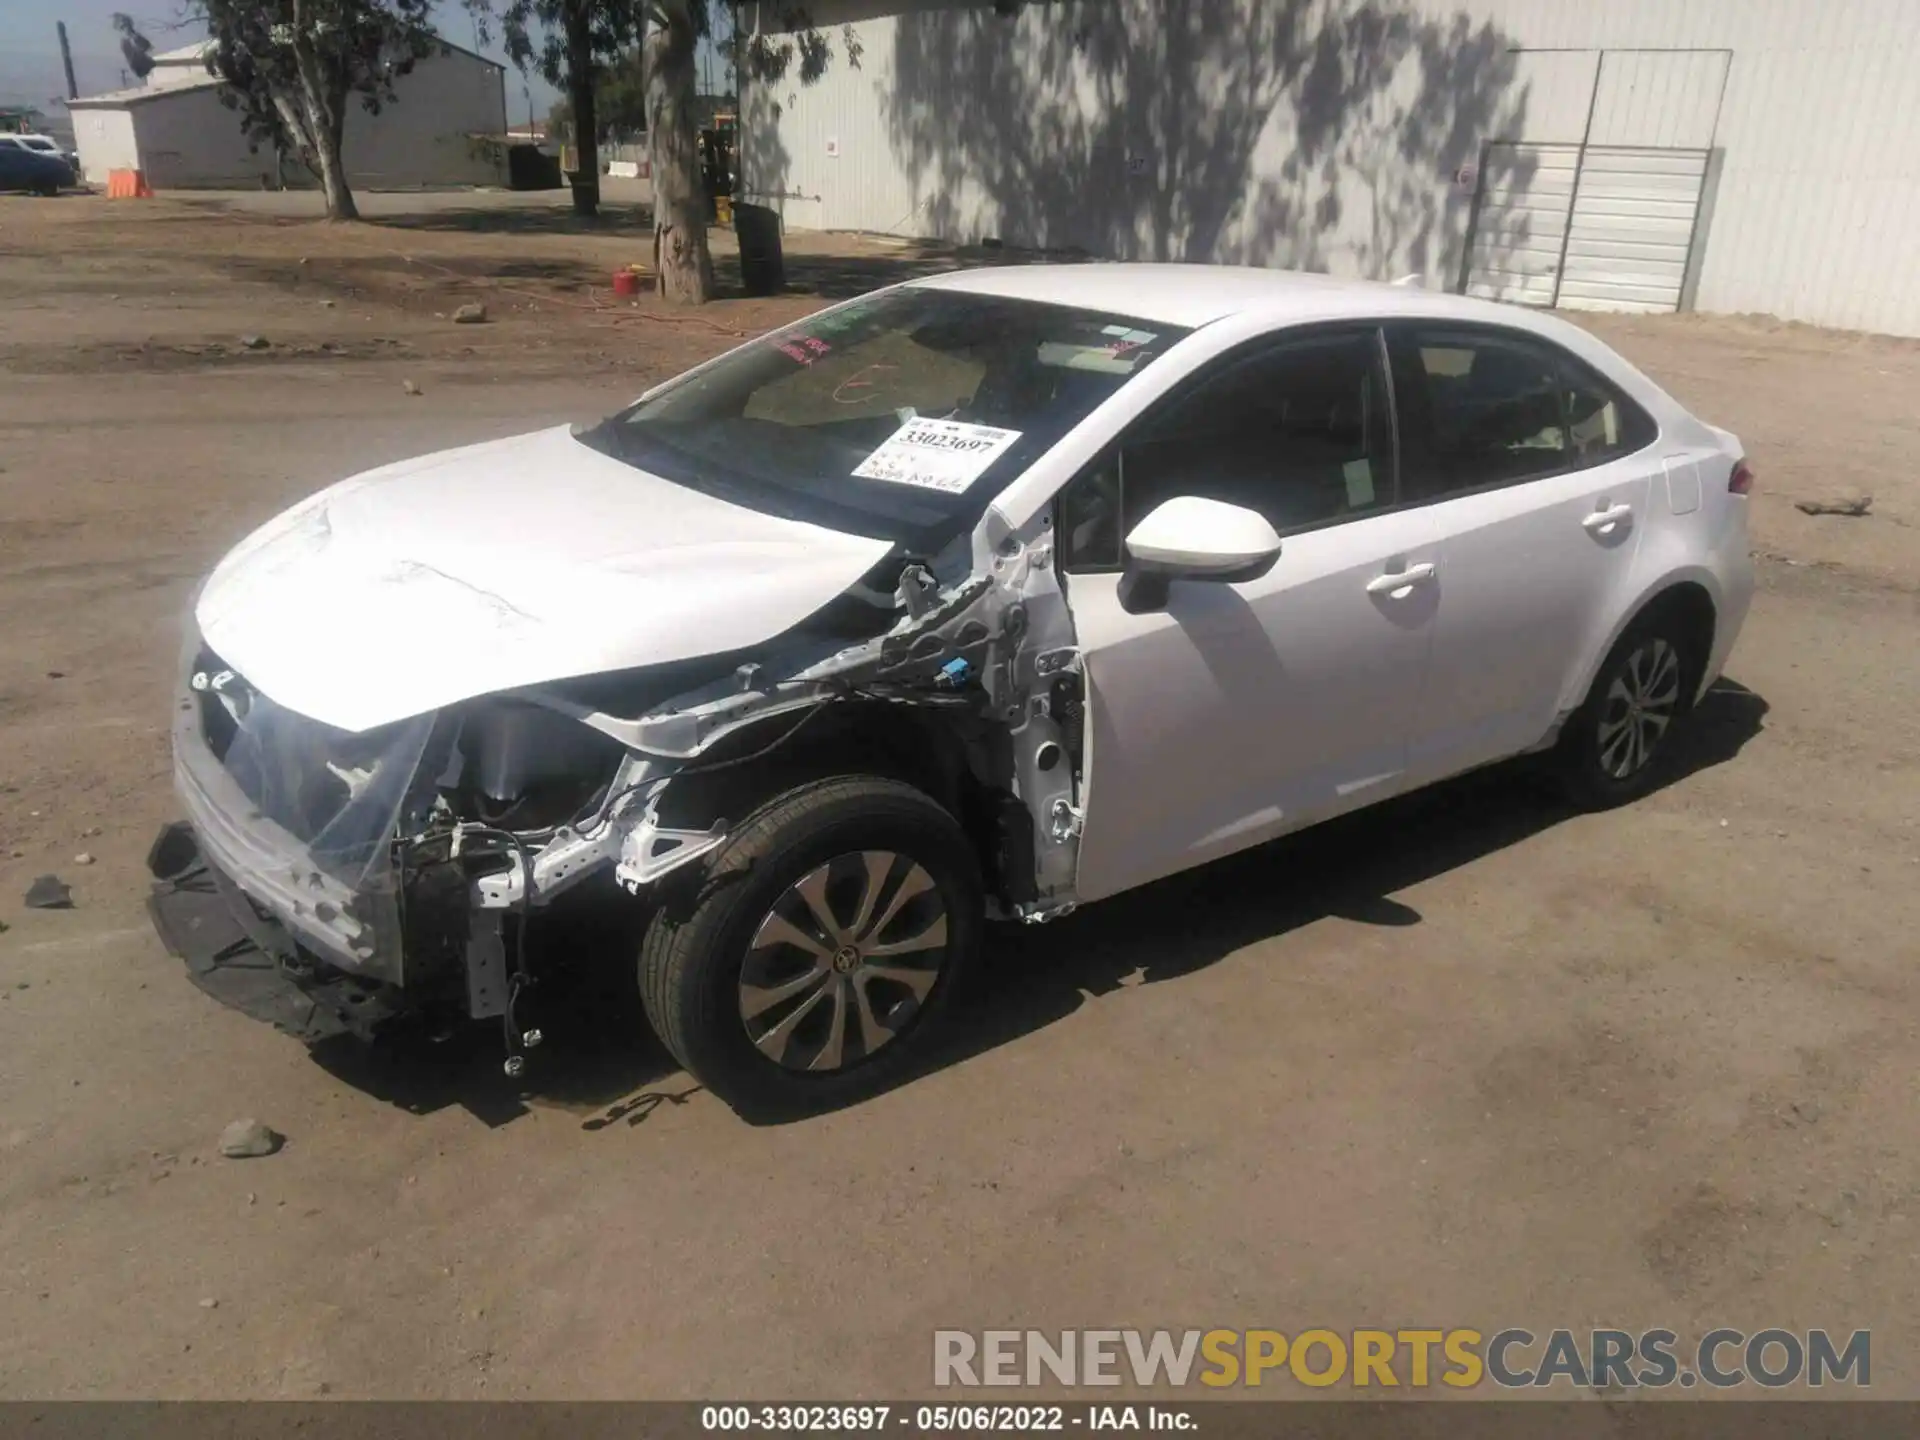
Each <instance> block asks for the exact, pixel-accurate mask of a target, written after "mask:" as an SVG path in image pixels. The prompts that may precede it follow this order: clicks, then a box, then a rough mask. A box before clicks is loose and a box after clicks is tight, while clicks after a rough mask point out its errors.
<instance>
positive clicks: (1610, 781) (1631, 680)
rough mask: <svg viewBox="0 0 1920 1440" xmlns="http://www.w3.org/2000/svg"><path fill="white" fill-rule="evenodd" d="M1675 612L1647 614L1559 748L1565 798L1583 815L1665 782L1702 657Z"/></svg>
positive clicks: (1597, 678) (1630, 631) (1606, 667)
mask: <svg viewBox="0 0 1920 1440" xmlns="http://www.w3.org/2000/svg"><path fill="white" fill-rule="evenodd" d="M1693 645H1694V642H1693V637H1692V636H1691V635H1690V634H1689V633H1688V630H1687V627H1686V626H1684V625H1683V624H1682V623H1681V621H1680V617H1678V616H1677V615H1675V614H1673V613H1672V612H1671V611H1670V610H1669V611H1666V612H1662V611H1659V610H1656V611H1654V612H1652V613H1650V614H1647V615H1642V616H1641V617H1640V618H1639V619H1637V620H1635V621H1634V622H1633V624H1632V625H1630V626H1628V627H1627V631H1626V633H1625V634H1624V635H1622V636H1621V637H1620V639H1619V640H1618V641H1616V642H1615V644H1614V647H1613V649H1612V650H1611V651H1609V652H1608V653H1607V658H1606V659H1605V660H1604V661H1602V662H1601V665H1600V669H1599V671H1598V673H1596V674H1595V675H1594V677H1593V685H1592V687H1591V688H1590V689H1589V690H1588V691H1587V698H1586V700H1585V702H1584V703H1582V705H1581V706H1580V708H1579V709H1578V710H1576V711H1574V712H1573V714H1572V715H1571V716H1569V717H1568V719H1567V723H1566V726H1565V727H1564V728H1563V729H1562V730H1561V732H1560V739H1559V742H1558V743H1557V744H1556V746H1555V747H1554V751H1553V759H1554V770H1555V772H1556V776H1557V779H1558V781H1559V786H1560V790H1561V793H1562V794H1564V795H1565V797H1566V798H1567V800H1568V801H1569V802H1570V803H1571V804H1573V805H1574V806H1576V807H1578V808H1579V809H1582V810H1610V809H1612V808H1613V807H1614V806H1616V805H1625V804H1628V803H1630V802H1632V801H1634V800H1638V799H1639V798H1640V797H1641V796H1643V795H1646V794H1648V793H1649V792H1651V791H1652V790H1654V789H1656V788H1657V787H1658V786H1659V785H1660V784H1662V783H1663V782H1664V781H1665V779H1666V777H1667V774H1668V769H1669V763H1670V762H1671V760H1672V756H1673V731H1674V728H1675V727H1676V726H1677V725H1679V724H1680V723H1682V721H1683V720H1684V719H1685V717H1686V715H1687V713H1688V712H1689V711H1690V710H1692V708H1693V691H1694V689H1695V686H1696V681H1697V677H1698V676H1699V674H1700V668H1699V667H1700V663H1701V657H1699V656H1697V655H1695V654H1694V653H1693Z"/></svg>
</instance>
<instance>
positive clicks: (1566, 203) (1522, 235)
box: [1459, 49, 1733, 310]
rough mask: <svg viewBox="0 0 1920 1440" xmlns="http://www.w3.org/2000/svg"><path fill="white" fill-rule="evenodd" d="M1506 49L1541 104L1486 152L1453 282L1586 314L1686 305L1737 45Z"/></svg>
mask: <svg viewBox="0 0 1920 1440" xmlns="http://www.w3.org/2000/svg"><path fill="white" fill-rule="evenodd" d="M1514 54H1515V57H1516V61H1517V63H1518V64H1519V65H1520V68H1521V70H1522V72H1523V73H1525V74H1526V75H1527V76H1528V77H1529V79H1530V86H1531V89H1532V91H1533V92H1534V93H1537V94H1538V95H1539V96H1540V97H1542V99H1541V103H1540V104H1539V105H1538V106H1535V107H1531V109H1530V113H1529V115H1528V117H1527V120H1526V122H1525V124H1526V129H1527V131H1529V132H1530V133H1528V134H1521V135H1513V136H1509V137H1505V138H1501V139H1498V140H1495V141H1494V142H1493V143H1491V144H1489V145H1487V146H1486V148H1485V149H1484V150H1483V151H1482V153H1481V164H1480V174H1479V180H1478V185H1477V188H1476V190H1475V194H1474V202H1473V218H1472V220H1471V222H1470V226H1469V230H1468V236H1467V247H1466V254H1465V256H1464V257H1463V259H1462V263H1461V268H1460V277H1459V285H1460V288H1461V289H1462V290H1464V291H1466V292H1467V293H1468V294H1470V295H1481V296H1486V297H1489V298H1492V299H1497V300H1507V301H1512V302H1516V303H1519V304H1523V305H1562V306H1567V307H1569V308H1576V309H1586V310H1677V309H1679V308H1681V307H1682V306H1683V305H1685V304H1687V303H1688V301H1689V292H1690V285H1691V281H1692V279H1693V272H1694V266H1695V265H1696V264H1697V262H1698V258H1699V255H1700V252H1701V248H1702V247H1701V241H1702V239H1703V237H1704V235H1705V233H1706V224H1707V220H1708V219H1709V218H1710V211H1711V209H1712V194H1713V185H1712V177H1713V176H1714V174H1715V173H1716V166H1715V164H1714V157H1715V155H1716V154H1717V153H1718V152H1717V150H1716V148H1715V147H1716V144H1717V141H1718V134H1719V123H1720V107H1721V104H1722V101H1723V100H1724V98H1725V94H1726V84H1727V76H1728V73H1729V71H1730V70H1731V67H1732V63H1733V52H1731V51H1729V50H1631V49H1628V50H1552V49H1546V50H1524V51H1515V52H1514ZM1534 112H1537V113H1534Z"/></svg>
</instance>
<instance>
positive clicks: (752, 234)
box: [733, 205, 787, 295]
mask: <svg viewBox="0 0 1920 1440" xmlns="http://www.w3.org/2000/svg"><path fill="white" fill-rule="evenodd" d="M733 233H734V234H735V235H736V236H738V237H739V240H740V284H741V287H742V288H743V289H744V290H745V291H746V292H747V294H749V295H778V294H779V293H780V292H781V291H782V290H784V289H786V288H787V263H786V259H785V257H784V256H783V255H782V254H781V251H780V216H779V214H778V212H776V211H773V210H769V209H768V208H767V207H766V206H765V205H735V206H734V207H733Z"/></svg>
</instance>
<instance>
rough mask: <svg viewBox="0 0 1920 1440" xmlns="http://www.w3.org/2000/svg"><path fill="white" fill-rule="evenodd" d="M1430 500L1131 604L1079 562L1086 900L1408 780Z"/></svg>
mask: <svg viewBox="0 0 1920 1440" xmlns="http://www.w3.org/2000/svg"><path fill="white" fill-rule="evenodd" d="M1437 554H1438V549H1437V546H1436V545H1435V543H1434V533H1433V521H1432V517H1431V515H1430V514H1429V513H1428V511H1427V510H1425V509H1411V510H1400V511H1393V512H1388V513H1385V514H1381V515H1375V516H1371V517H1368V518H1365V519H1361V520H1355V521H1353V522H1351V523H1349V524H1346V525H1339V526H1333V527H1330V528H1328V529H1324V530H1313V531H1309V532H1307V533H1306V534H1303V535H1294V536H1291V537H1289V538H1288V539H1286V540H1285V541H1284V542H1282V548H1281V552H1280V559H1279V563H1277V564H1276V565H1275V566H1274V567H1273V569H1272V570H1270V571H1268V572H1267V574H1265V575H1264V576H1262V577H1261V578H1260V579H1258V580H1254V581H1249V582H1246V583H1242V584H1237V585H1227V584H1213V583H1207V584H1202V583H1198V582H1186V583H1180V582H1176V583H1175V584H1174V585H1173V586H1172V587H1171V589H1172V593H1171V595H1170V596H1169V599H1168V602H1167V607H1166V609H1165V610H1163V611H1158V612H1153V613H1148V614H1144V615H1131V614H1128V613H1127V612H1126V611H1125V610H1124V609H1123V608H1122V607H1121V605H1120V602H1119V598H1118V596H1117V594H1116V593H1115V592H1116V590H1117V589H1118V581H1119V577H1118V576H1115V575H1076V576H1071V577H1069V581H1068V584H1069V596H1070V598H1071V601H1072V605H1073V617H1074V623H1075V625H1076V627H1077V628H1078V630H1079V635H1080V650H1081V654H1082V655H1083V656H1084V657H1085V663H1086V667H1087V692H1088V701H1087V713H1088V721H1089V726H1088V728H1089V737H1088V741H1087V775H1088V784H1087V795H1086V801H1085V805H1084V809H1085V811H1086V821H1085V829H1084V833H1083V836H1082V839H1081V842H1080V869H1079V874H1078V878H1077V879H1076V881H1075V889H1076V890H1077V891H1078V893H1079V895H1080V898H1081V899H1082V900H1096V899H1099V898H1101V897H1103V896H1106V895H1113V894H1117V893H1118V892H1120V891H1122V890H1126V889H1130V888H1132V887H1133V886H1135V885H1143V884H1145V883H1146V882H1147V881H1149V880H1156V879H1158V878H1160V877H1161V876H1163V875H1170V874H1172V873H1174V872H1175V871H1177V870H1184V869H1186V868H1187V867H1188V866H1191V865H1198V864H1201V863H1203V862H1205V861H1208V860H1212V859H1216V858H1218V857H1220V856H1223V855H1228V854H1231V853H1232V852H1233V851H1235V850H1240V849H1244V848H1245V847H1246V846H1248V845H1255V844H1258V843H1259V842H1260V841H1262V840H1266V839H1269V838H1271V837H1273V836H1275V835H1278V834H1281V833H1283V832H1285V831H1287V830H1292V829H1297V828H1299V827H1300V826H1302V825H1305V824H1309V823H1311V822H1312V821H1314V820H1317V819H1323V818H1325V817H1327V816H1329V815H1332V814H1334V813H1337V812H1338V811H1340V810H1342V809H1349V808H1352V807H1353V806H1357V805H1361V804H1365V803H1367V802H1368V801H1371V800H1378V799H1385V798H1386V797H1387V796H1388V795H1390V794H1392V793H1394V792H1395V791H1396V790H1398V789H1400V788H1401V783H1402V777H1403V774H1404V772H1405V770H1406V766H1407V759H1406V757H1407V745H1408V739H1409V736H1410V734H1411V733H1412V731H1413V728H1414V726H1415V725H1416V723H1417V721H1418V717H1419V701H1420V693H1421V687H1422V684H1423V682H1424V679H1425V676H1426V673H1427V664H1428V653H1429V649H1430V646H1431V643H1432V634H1433V627H1432V620H1433V615H1434V608H1435V594H1434V588H1433V587H1432V586H1431V585H1428V584H1424V583H1420V582H1419V581H1414V582H1411V583H1409V584H1408V585H1406V586H1405V587H1394V588H1391V589H1385V590H1369V588H1368V587H1369V586H1370V585H1372V584H1374V583H1375V582H1376V581H1377V580H1378V579H1379V577H1380V576H1382V575H1386V574H1389V573H1393V572H1398V573H1399V574H1401V575H1404V574H1405V573H1406V572H1407V571H1408V570H1409V569H1417V568H1418V567H1420V566H1431V565H1432V564H1433V562H1434V560H1435V558H1436V557H1437Z"/></svg>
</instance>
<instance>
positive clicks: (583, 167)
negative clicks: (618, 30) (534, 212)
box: [567, 0, 600, 218]
mask: <svg viewBox="0 0 1920 1440" xmlns="http://www.w3.org/2000/svg"><path fill="white" fill-rule="evenodd" d="M593 81H594V63H593V7H592V5H591V3H590V0H569V3H568V5H567V103H568V104H569V105H570V106H571V107H572V109H573V153H574V164H575V166H576V167H577V168H576V169H575V170H574V173H573V174H571V175H569V176H568V177H567V179H568V180H569V181H570V182H571V183H572V185H573V213H574V214H576V215H582V216H586V217H588V218H591V217H593V216H594V215H597V214H598V213H599V212H600V120H599V117H598V116H597V115H595V114H594V108H593Z"/></svg>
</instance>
